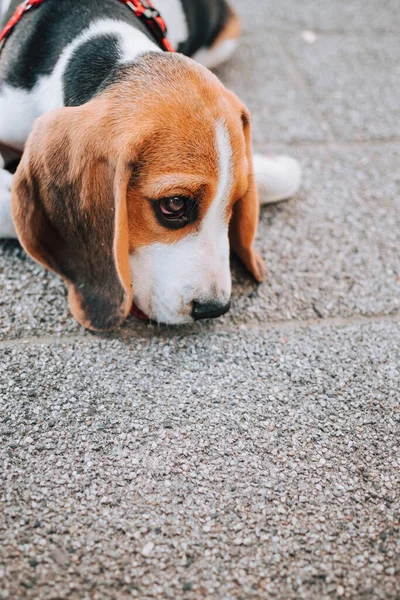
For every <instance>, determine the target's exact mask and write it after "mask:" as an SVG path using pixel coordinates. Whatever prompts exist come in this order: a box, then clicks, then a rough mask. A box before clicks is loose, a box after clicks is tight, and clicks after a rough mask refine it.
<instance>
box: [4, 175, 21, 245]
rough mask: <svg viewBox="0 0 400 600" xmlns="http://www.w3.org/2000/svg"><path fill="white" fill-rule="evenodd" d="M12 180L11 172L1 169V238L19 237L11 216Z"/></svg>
mask: <svg viewBox="0 0 400 600" xmlns="http://www.w3.org/2000/svg"><path fill="white" fill-rule="evenodd" d="M11 182H12V175H11V173H9V172H8V171H5V170H4V169H0V238H16V237H17V234H16V233H15V228H14V223H13V221H12V218H11V206H10V205H11Z"/></svg>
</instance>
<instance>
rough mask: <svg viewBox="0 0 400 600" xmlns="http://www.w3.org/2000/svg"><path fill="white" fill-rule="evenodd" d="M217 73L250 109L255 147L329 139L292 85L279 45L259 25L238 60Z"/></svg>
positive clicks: (247, 37)
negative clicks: (272, 143) (261, 143)
mask: <svg viewBox="0 0 400 600" xmlns="http://www.w3.org/2000/svg"><path fill="white" fill-rule="evenodd" d="M216 73H217V75H218V76H219V77H220V78H221V80H222V81H223V82H224V84H225V85H226V86H227V87H228V88H229V89H232V90H233V91H234V92H235V93H236V94H238V96H239V97H240V98H241V100H242V101H243V102H244V103H245V104H246V105H247V107H248V108H249V109H250V111H251V113H252V120H253V138H254V141H255V143H258V142H265V141H266V140H268V141H278V142H291V143H294V142H297V141H324V140H326V139H327V133H326V126H325V129H324V123H323V122H320V121H319V120H318V118H317V116H316V115H315V114H314V111H313V108H312V106H310V103H309V101H308V99H307V97H306V96H305V95H304V94H303V92H302V90H301V89H299V88H298V87H296V86H295V85H294V84H293V81H292V76H291V74H290V72H289V71H288V70H287V67H286V64H285V60H284V58H283V57H282V53H281V50H280V48H279V43H278V42H277V40H276V38H275V37H274V36H273V35H272V34H269V33H268V32H265V31H263V30H262V28H260V27H259V25H258V26H257V30H256V31H253V32H251V33H248V34H246V35H245V36H244V37H243V38H242V39H241V41H240V46H239V48H238V50H237V52H236V54H235V56H234V57H233V58H232V59H231V60H230V61H229V62H228V63H226V64H225V65H224V66H222V67H220V68H219V69H217V70H216Z"/></svg>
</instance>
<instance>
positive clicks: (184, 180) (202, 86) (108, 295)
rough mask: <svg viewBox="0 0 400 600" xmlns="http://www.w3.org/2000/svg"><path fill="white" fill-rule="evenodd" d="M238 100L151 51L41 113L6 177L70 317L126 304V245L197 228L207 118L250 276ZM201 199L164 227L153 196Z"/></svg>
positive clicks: (36, 254)
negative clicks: (63, 292)
mask: <svg viewBox="0 0 400 600" xmlns="http://www.w3.org/2000/svg"><path fill="white" fill-rule="evenodd" d="M243 115H247V111H246V109H245V107H244V106H243V105H242V104H241V103H240V102H239V100H238V99H237V98H236V96H234V94H232V93H231V92H228V91H227V90H226V89H225V88H224V87H223V86H222V84H221V83H220V82H219V81H218V79H217V78H216V77H215V76H214V75H212V74H211V73H210V72H208V71H207V70H206V69H204V68H202V67H200V66H198V65H196V64H195V63H194V62H193V61H191V60H190V59H186V58H184V57H182V56H178V55H167V54H159V55H156V56H151V57H148V58H147V59H146V60H145V61H143V65H142V66H140V67H135V68H133V69H132V68H131V69H129V68H127V70H126V72H125V73H124V74H123V76H122V77H121V79H120V81H118V82H117V83H115V84H114V85H113V86H111V87H110V88H109V89H108V90H107V91H106V92H103V94H101V95H100V96H99V97H98V98H96V99H95V100H93V101H91V102H89V103H87V104H85V105H84V106H81V107H77V108H64V109H60V110H58V111H55V112H53V113H49V114H48V115H46V116H44V117H42V118H40V119H38V121H37V122H36V125H35V127H34V130H33V132H32V134H31V136H30V137H29V140H28V142H27V146H26V150H25V152H24V155H23V158H22V161H21V164H20V166H19V168H18V170H17V173H16V176H15V178H14V184H13V193H12V212H13V218H14V222H15V225H16V229H17V234H18V237H19V239H20V241H21V243H22V244H23V246H24V247H25V249H26V250H27V252H28V253H29V254H30V255H31V256H32V257H33V258H35V260H37V261H39V262H40V263H42V264H43V265H44V266H46V267H47V268H50V269H52V270H53V271H55V272H57V273H59V274H60V275H62V277H63V278H64V279H65V281H66V282H67V284H68V287H69V303H70V308H71V311H72V313H73V315H74V316H75V318H76V319H77V320H78V321H79V323H81V324H82V325H84V326H85V327H89V328H91V329H99V330H103V329H110V328H113V327H115V326H117V325H118V324H120V323H121V322H122V321H123V320H124V318H125V317H126V315H127V314H128V312H129V309H130V306H131V302H132V289H131V278H130V272H129V252H132V251H133V250H134V249H135V248H138V247H140V246H143V245H148V244H152V243H155V242H162V243H174V242H176V241H178V240H179V239H181V238H182V237H183V236H186V235H189V234H190V233H193V232H195V231H196V229H197V228H198V227H199V223H200V222H201V219H202V218H203V217H204V215H205V214H206V212H207V209H208V207H209V206H210V204H211V202H212V200H213V198H214V196H215V193H216V189H217V185H218V162H217V155H216V148H215V143H214V139H215V124H216V122H217V121H218V120H223V121H224V122H225V124H226V126H227V127H228V130H229V134H230V138H231V144H232V147H233V151H234V185H233V188H232V195H231V198H230V201H229V204H228V207H227V213H226V218H227V221H228V220H229V219H230V218H231V216H232V214H233V217H232V224H231V241H232V247H233V249H234V250H235V252H236V253H237V254H238V255H239V256H240V258H241V259H242V260H243V262H244V263H245V265H246V266H247V268H248V269H249V270H250V271H251V272H252V273H253V275H254V276H255V277H256V279H257V280H258V281H261V279H262V277H263V273H264V271H263V268H262V261H261V259H260V257H259V256H258V254H257V253H255V252H254V250H253V247H252V245H253V240H254V236H255V231H256V225H257V218H258V199H257V192H256V186H255V182H254V176H253V173H252V154H251V133H250V125H249V124H248V122H247V117H246V118H245V125H244V127H243V121H242V117H243ZM178 194H188V195H192V196H195V197H196V198H198V203H199V221H198V222H196V223H193V224H192V225H188V226H186V227H184V228H183V229H180V230H178V231H172V230H168V229H166V228H164V227H162V226H161V225H160V224H159V223H158V221H157V219H156V217H155V215H154V211H153V209H152V205H151V202H150V200H155V199H157V198H161V197H165V196H172V195H178Z"/></svg>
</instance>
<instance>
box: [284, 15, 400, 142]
mask: <svg viewBox="0 0 400 600" xmlns="http://www.w3.org/2000/svg"><path fill="white" fill-rule="evenodd" d="M398 12H400V11H398ZM286 45H287V47H288V49H289V52H290V54H291V56H292V58H293V61H294V63H295V64H296V66H297V68H298V69H299V70H300V71H301V73H302V75H303V77H304V79H305V81H306V83H307V85H308V86H309V88H310V93H311V95H312V97H313V98H314V100H315V102H316V104H317V106H318V108H319V110H320V112H321V113H322V115H323V117H324V118H325V119H326V120H327V121H328V122H329V123H330V125H331V128H332V131H333V134H334V135H335V136H336V138H337V139H339V140H352V141H355V140H374V139H387V140H392V139H395V138H397V139H399V138H400V103H399V101H398V98H397V90H398V86H399V80H400V45H399V44H398V36H397V35H390V34H385V35H384V36H379V35H377V36H371V35H369V34H365V35H362V36H361V35H357V36H356V35H346V36H343V35H331V36H329V37H319V38H317V41H316V43H315V44H312V45H310V44H307V43H305V42H304V40H302V39H301V37H300V36H299V35H297V36H291V37H289V38H288V39H287V40H286Z"/></svg>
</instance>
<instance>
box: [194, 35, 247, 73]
mask: <svg viewBox="0 0 400 600" xmlns="http://www.w3.org/2000/svg"><path fill="white" fill-rule="evenodd" d="M237 45H238V40H224V41H223V42H221V43H220V44H218V45H217V46H214V47H213V48H200V50H198V51H197V52H196V53H195V54H194V55H193V57H192V58H193V59H194V60H195V61H197V62H198V63H200V64H201V65H203V67H207V69H215V68H216V67H219V65H221V64H222V63H224V62H225V61H227V60H228V59H229V58H230V57H231V56H232V54H233V53H234V52H235V50H236V48H237Z"/></svg>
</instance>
